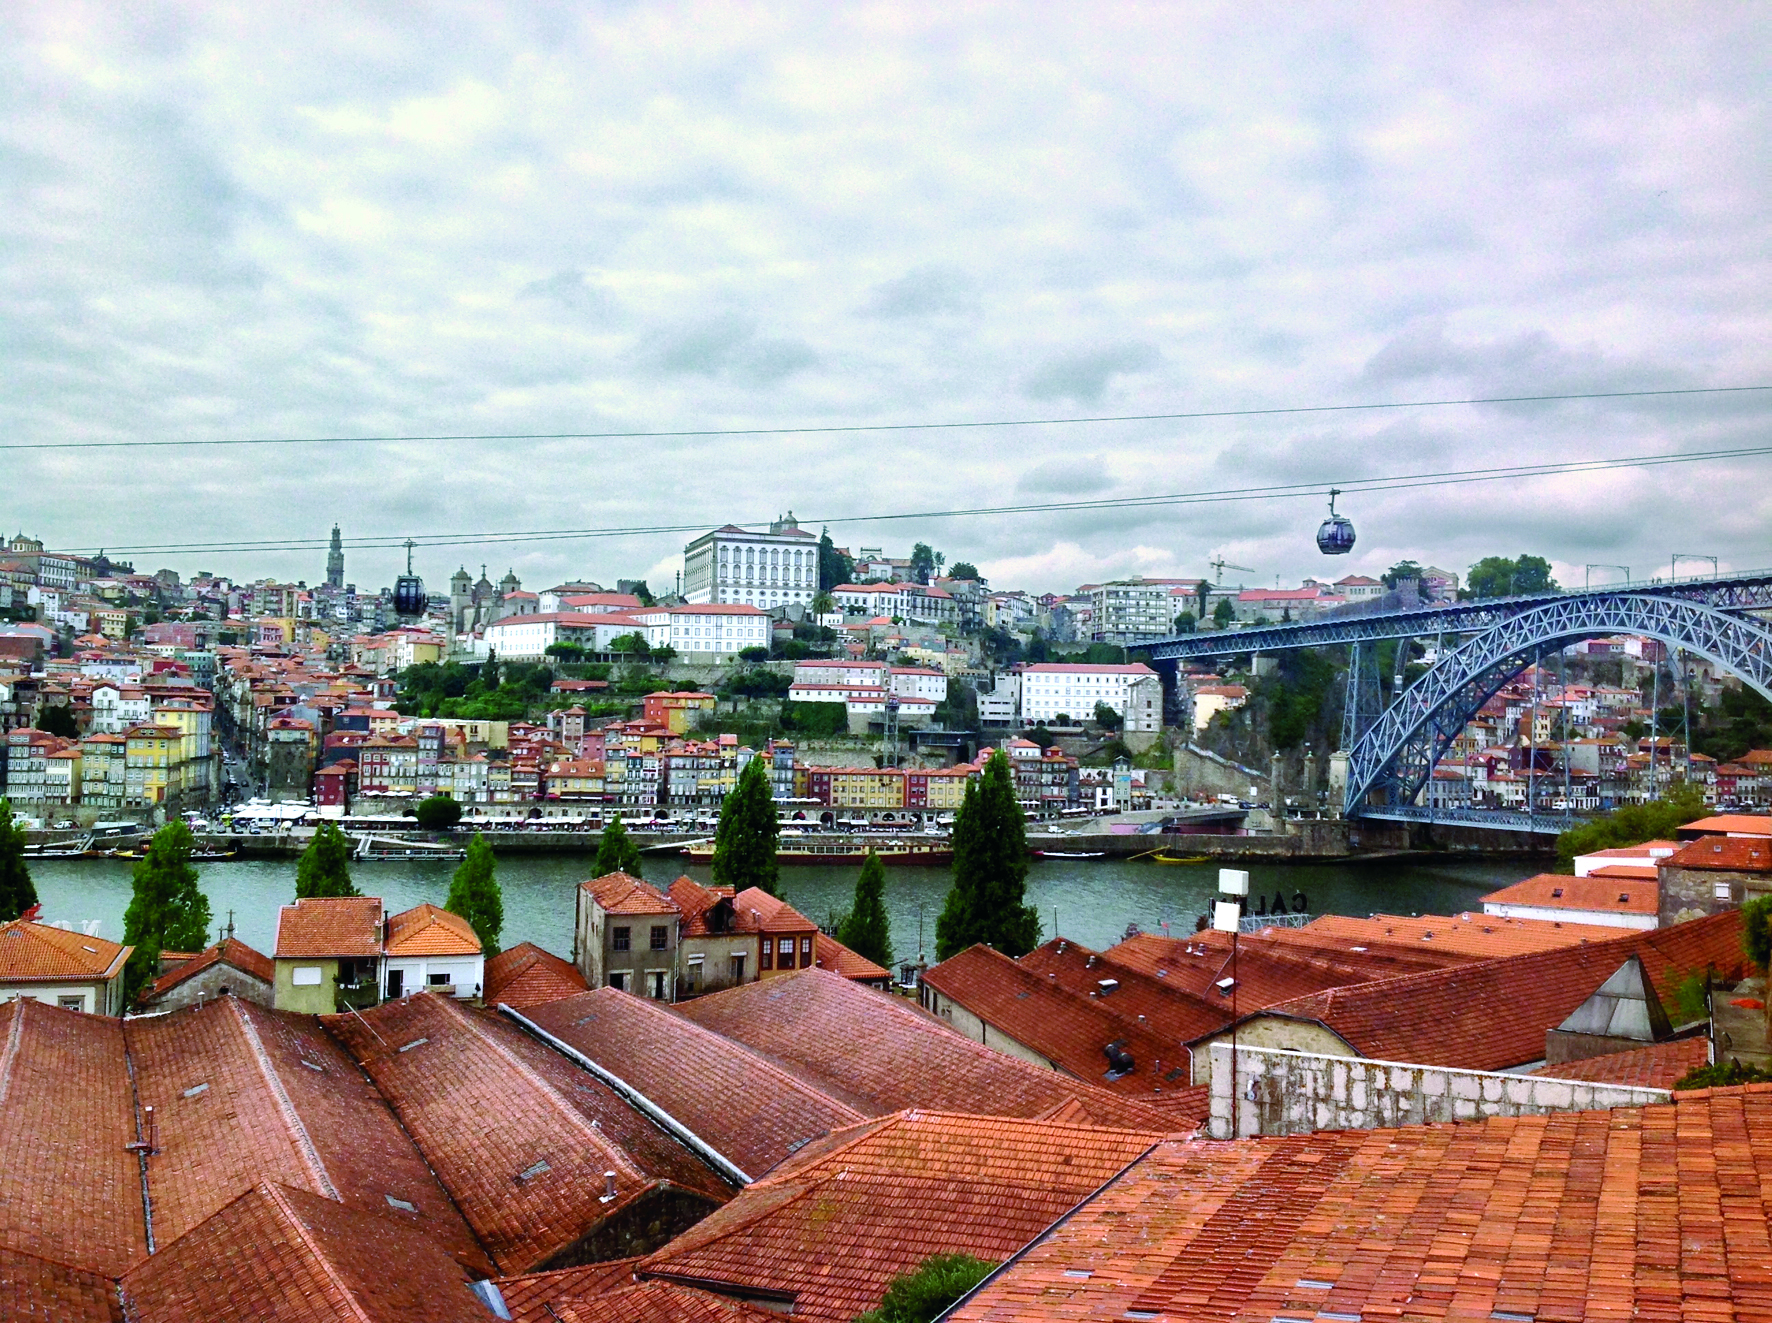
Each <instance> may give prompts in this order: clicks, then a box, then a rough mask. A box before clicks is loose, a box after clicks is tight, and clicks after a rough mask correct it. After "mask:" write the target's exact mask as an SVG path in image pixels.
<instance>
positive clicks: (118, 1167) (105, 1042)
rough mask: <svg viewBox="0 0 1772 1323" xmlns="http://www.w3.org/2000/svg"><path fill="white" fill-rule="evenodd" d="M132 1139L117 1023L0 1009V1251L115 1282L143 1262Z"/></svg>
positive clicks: (32, 1009)
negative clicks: (30, 1256)
mask: <svg viewBox="0 0 1772 1323" xmlns="http://www.w3.org/2000/svg"><path fill="white" fill-rule="evenodd" d="M136 1138H137V1135H136V1129H135V1109H134V1107H133V1106H132V1105H131V1102H130V1091H129V1068H128V1065H127V1063H126V1061H125V1059H124V1054H123V1026H122V1023H121V1022H120V1021H117V1020H111V1019H105V1018H103V1017H101V1016H96V1015H82V1014H81V1013H80V1012H78V1011H64V1010H62V1009H61V1008H60V1007H58V1006H46V1005H44V1004H43V1003H42V1002H40V1001H36V1000H34V999H30V998H18V999H14V1000H12V1001H8V1002H5V1003H0V1244H4V1245H8V1246H10V1247H11V1248H13V1249H16V1250H23V1251H25V1252H26V1253H29V1254H35V1255H39V1256H42V1257H44V1258H49V1259H54V1260H56V1261H57V1262H61V1263H68V1264H71V1265H73V1266H74V1267H77V1268H82V1269H85V1270H87V1271H91V1272H99V1273H104V1274H105V1275H106V1276H113V1277H114V1276H116V1275H117V1274H118V1273H120V1272H122V1271H123V1269H124V1268H126V1267H127V1266H128V1265H129V1264H130V1263H132V1262H133V1261H134V1260H136V1259H138V1258H140V1257H142V1256H143V1255H144V1254H146V1253H147V1251H148V1246H147V1231H146V1228H145V1225H144V1221H143V1217H142V1198H141V1176H140V1172H139V1170H138V1167H137V1164H136V1158H135V1155H134V1154H133V1153H130V1152H128V1151H127V1150H126V1149H125V1148H124V1145H126V1144H131V1143H133V1142H135V1140H136ZM0 1299H4V1296H0ZM27 1317H28V1315H27Z"/></svg>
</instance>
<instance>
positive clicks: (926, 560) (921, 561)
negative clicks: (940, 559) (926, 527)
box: [911, 542, 935, 583]
mask: <svg viewBox="0 0 1772 1323" xmlns="http://www.w3.org/2000/svg"><path fill="white" fill-rule="evenodd" d="M934 573H935V549H934V548H933V547H931V546H930V545H929V544H928V543H927V542H919V543H917V544H916V545H915V546H914V547H912V548H911V578H913V579H915V580H916V581H917V582H918V583H928V582H929V580H930V577H931V576H932V575H934Z"/></svg>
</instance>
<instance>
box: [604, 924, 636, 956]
mask: <svg viewBox="0 0 1772 1323" xmlns="http://www.w3.org/2000/svg"><path fill="white" fill-rule="evenodd" d="M609 946H610V949H612V950H615V951H631V950H633V947H634V930H633V929H632V928H611V929H610V930H609Z"/></svg>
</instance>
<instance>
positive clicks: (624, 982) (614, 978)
mask: <svg viewBox="0 0 1772 1323" xmlns="http://www.w3.org/2000/svg"><path fill="white" fill-rule="evenodd" d="M609 986H610V987H612V988H615V989H617V990H618V991H621V992H626V991H627V990H628V972H627V970H625V969H618V970H615V971H613V972H612V973H611V974H610V975H609Z"/></svg>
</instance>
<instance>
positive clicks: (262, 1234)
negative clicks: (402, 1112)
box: [122, 1182, 491, 1323]
mask: <svg viewBox="0 0 1772 1323" xmlns="http://www.w3.org/2000/svg"><path fill="white" fill-rule="evenodd" d="M122 1291H123V1297H124V1299H125V1300H126V1301H127V1302H128V1307H129V1317H130V1319H131V1323H137V1321H139V1323H235V1321H238V1323H247V1321H248V1320H251V1321H252V1323H334V1320H340V1321H342V1320H351V1323H406V1320H410V1319H426V1320H435V1323H485V1321H486V1319H488V1318H490V1317H491V1315H490V1314H489V1313H488V1312H487V1310H486V1307H485V1306H484V1305H483V1304H481V1303H480V1300H479V1298H478V1297H476V1296H475V1295H474V1293H473V1292H472V1291H471V1290H470V1289H469V1287H468V1274H467V1273H466V1272H464V1271H463V1270H462V1268H461V1266H460V1265H459V1264H457V1263H456V1262H454V1261H453V1260H452V1259H450V1258H449V1256H448V1255H447V1254H445V1253H444V1252H443V1251H442V1249H441V1248H439V1247H438V1246H437V1245H436V1244H435V1243H434V1242H433V1241H431V1240H430V1239H429V1238H428V1237H426V1236H425V1235H424V1234H423V1233H422V1232H419V1231H417V1230H415V1229H413V1228H411V1227H409V1226H403V1225H401V1223H399V1222H398V1221H396V1220H395V1219H394V1218H392V1217H384V1216H382V1215H380V1214H378V1213H367V1212H363V1211H360V1210H358V1209H353V1208H346V1207H345V1206H343V1205H342V1204H338V1203H335V1202H334V1201H332V1200H331V1199H325V1198H322V1197H320V1196H318V1195H315V1194H311V1193H309V1192H308V1191H307V1190H300V1189H292V1188H290V1187H288V1186H281V1185H275V1184H272V1183H269V1182H264V1183H261V1184H258V1185H256V1186H254V1187H253V1188H251V1189H249V1190H246V1191H243V1192H241V1193H240V1194H239V1195H238V1196H237V1197H236V1198H234V1199H232V1200H230V1201H229V1202H228V1203H226V1204H225V1205H224V1206H223V1207H221V1208H220V1209H218V1210H217V1211H216V1212H215V1213H214V1214H213V1215H211V1216H210V1217H209V1218H207V1219H205V1220H204V1221H203V1222H202V1223H201V1224H199V1225H198V1226H196V1227H194V1228H192V1229H191V1231H190V1232H189V1233H187V1234H186V1235H185V1236H183V1237H182V1238H180V1239H179V1240H176V1241H174V1242H173V1243H171V1244H170V1245H167V1244H162V1246H161V1248H160V1252H159V1253H157V1254H155V1255H154V1257H153V1258H151V1259H148V1260H146V1261H145V1262H143V1263H141V1264H140V1265H138V1266H137V1267H136V1268H134V1269H133V1270H132V1271H131V1272H130V1273H129V1274H128V1275H127V1276H125V1277H124V1279H123V1283H122Z"/></svg>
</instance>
